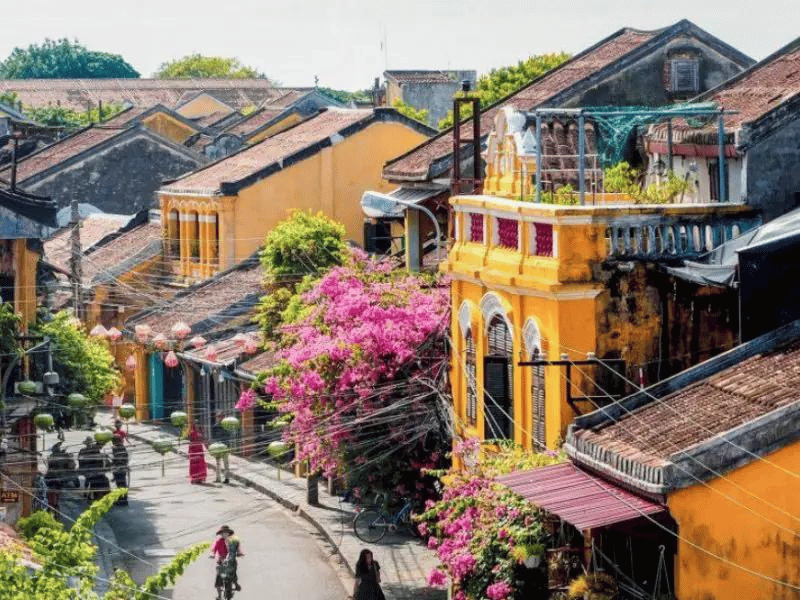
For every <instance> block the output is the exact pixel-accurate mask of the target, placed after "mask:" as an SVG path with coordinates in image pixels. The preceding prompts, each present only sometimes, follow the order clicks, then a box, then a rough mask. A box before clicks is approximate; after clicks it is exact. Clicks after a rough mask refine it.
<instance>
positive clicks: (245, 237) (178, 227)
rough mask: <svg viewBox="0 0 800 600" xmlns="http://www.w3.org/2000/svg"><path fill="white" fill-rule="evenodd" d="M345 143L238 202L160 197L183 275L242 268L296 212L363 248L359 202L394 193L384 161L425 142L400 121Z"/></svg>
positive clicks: (247, 191) (260, 184) (282, 172)
mask: <svg viewBox="0 0 800 600" xmlns="http://www.w3.org/2000/svg"><path fill="white" fill-rule="evenodd" d="M290 133H291V130H289V131H287V132H284V135H288V134H290ZM340 138H341V139H339V140H338V141H337V142H336V143H334V144H332V145H329V146H327V147H323V148H320V149H319V150H318V151H316V152H313V153H311V154H310V155H309V156H307V157H306V158H302V159H301V160H298V161H296V162H294V163H292V164H289V165H287V166H284V167H283V168H281V169H279V170H277V171H275V172H273V173H271V174H269V175H266V176H265V177H263V178H261V179H257V180H256V181H254V182H253V183H252V184H251V185H248V186H244V187H241V188H240V189H239V191H238V192H236V193H235V194H234V195H219V194H202V193H181V192H171V191H169V190H162V191H160V192H159V196H160V201H161V214H162V219H163V223H164V236H165V239H166V240H167V241H168V242H169V244H168V247H169V248H171V252H170V254H171V255H172V256H175V257H177V258H178V260H179V263H180V267H179V269H180V275H182V276H184V277H186V278H189V279H194V280H197V279H204V278H207V277H210V276H212V275H214V274H215V273H217V272H220V271H222V270H225V269H227V268H229V267H232V266H233V265H235V264H237V263H238V262H241V261H242V260H244V259H246V258H247V257H248V256H250V255H251V254H252V253H253V252H255V250H256V249H257V248H258V247H259V246H261V245H262V244H263V242H264V238H265V236H266V235H267V233H268V232H269V231H270V230H271V229H272V228H273V227H274V226H275V225H276V224H277V223H278V222H280V221H282V220H284V219H286V218H287V217H288V216H289V214H290V213H291V211H292V210H296V209H300V210H311V211H314V212H317V211H321V212H323V213H324V214H326V215H327V216H329V217H331V218H332V219H334V220H336V221H339V222H340V223H342V224H343V225H344V226H345V229H346V232H347V238H348V239H352V240H355V241H356V242H357V243H359V244H363V243H364V239H363V237H364V234H363V222H364V216H363V213H362V211H361V205H360V203H359V202H360V198H361V195H362V194H363V193H364V191H366V190H370V189H373V190H380V191H389V189H390V185H389V184H387V183H386V182H384V181H383V180H382V179H381V167H382V166H383V164H384V162H386V161H387V160H389V159H390V158H392V157H394V156H397V155H398V154H401V153H403V152H405V151H407V150H408V149H409V148H412V147H414V146H415V145H417V144H419V143H420V142H422V141H424V140H425V139H426V138H427V136H426V135H425V134H424V133H423V132H421V131H418V130H415V129H413V128H411V127H409V126H406V125H404V124H402V123H400V122H396V121H389V120H386V121H384V120H376V121H375V122H373V123H371V124H369V125H367V126H366V127H364V128H363V129H361V130H360V131H357V132H355V133H353V134H351V135H348V136H345V137H341V136H340ZM264 166H266V165H264ZM179 184H180V182H178V184H176V185H179Z"/></svg>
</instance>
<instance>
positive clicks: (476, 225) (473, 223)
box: [469, 213, 483, 244]
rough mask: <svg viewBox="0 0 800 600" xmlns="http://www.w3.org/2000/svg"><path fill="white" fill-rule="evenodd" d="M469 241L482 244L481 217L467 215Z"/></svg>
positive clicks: (472, 214) (471, 214)
mask: <svg viewBox="0 0 800 600" xmlns="http://www.w3.org/2000/svg"><path fill="white" fill-rule="evenodd" d="M469 241H470V242H477V243H479V244H482V243H483V215H478V214H474V213H470V215H469Z"/></svg>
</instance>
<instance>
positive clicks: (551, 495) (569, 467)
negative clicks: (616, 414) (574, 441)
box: [497, 462, 666, 531]
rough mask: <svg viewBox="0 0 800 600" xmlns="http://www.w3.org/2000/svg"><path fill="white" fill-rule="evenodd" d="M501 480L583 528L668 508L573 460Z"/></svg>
mask: <svg viewBox="0 0 800 600" xmlns="http://www.w3.org/2000/svg"><path fill="white" fill-rule="evenodd" d="M497 482H498V483H500V484H502V485H504V486H506V487H507V488H508V489H510V490H511V491H513V492H516V493H517V494H519V495H520V496H522V497H523V498H525V499H526V500H528V501H530V502H532V503H534V504H536V505H537V506H539V507H541V508H543V509H545V510H547V511H548V512H551V513H553V514H554V515H557V516H558V517H559V518H561V519H562V520H564V521H566V522H567V523H570V524H572V525H574V526H575V527H576V528H577V529H579V530H581V531H583V530H584V529H593V528H596V527H605V526H607V525H613V524H614V523H622V522H623V521H630V520H631V519H636V518H638V517H642V516H644V515H654V514H657V513H661V512H665V511H666V508H665V507H664V506H662V505H661V504H657V503H655V502H651V501H649V500H645V499H643V498H640V497H639V496H635V495H634V494H631V493H630V492H627V491H625V490H623V489H622V488H620V487H617V486H615V485H613V484H611V483H609V482H607V481H605V480H603V479H600V478H599V477H595V476H594V475H590V474H589V473H587V472H586V471H582V470H580V469H579V468H578V467H576V466H575V465H574V464H573V463H571V462H568V463H563V464H559V465H551V466H549V467H540V468H538V469H532V470H530V471H519V472H516V473H511V474H510V475H503V476H502V477H498V478H497Z"/></svg>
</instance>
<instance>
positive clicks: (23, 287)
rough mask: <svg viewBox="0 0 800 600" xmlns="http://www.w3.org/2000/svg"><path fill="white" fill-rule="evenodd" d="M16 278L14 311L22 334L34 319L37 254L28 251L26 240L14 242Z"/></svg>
mask: <svg viewBox="0 0 800 600" xmlns="http://www.w3.org/2000/svg"><path fill="white" fill-rule="evenodd" d="M14 245H15V249H14V257H15V259H16V263H17V264H16V265H15V269H16V273H17V275H16V278H15V280H14V311H15V312H17V313H18V314H20V315H22V324H21V327H22V332H23V333H25V332H27V331H28V324H29V323H32V322H33V321H34V320H35V319H36V265H37V264H38V262H39V257H40V256H39V254H38V253H36V252H34V251H33V250H30V249H29V248H28V245H27V240H24V239H19V240H14Z"/></svg>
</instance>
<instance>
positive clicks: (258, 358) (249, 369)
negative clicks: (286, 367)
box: [239, 346, 278, 375]
mask: <svg viewBox="0 0 800 600" xmlns="http://www.w3.org/2000/svg"><path fill="white" fill-rule="evenodd" d="M277 362H278V361H277V360H276V359H275V348H274V347H272V346H270V347H269V348H266V349H265V350H264V351H263V352H261V353H260V354H256V355H255V356H254V357H253V358H251V359H250V360H247V361H245V362H243V363H242V364H240V365H239V370H240V371H244V372H245V373H251V374H252V375H258V374H259V373H261V372H262V371H266V370H267V369H269V368H270V367H273V366H275V365H276V364H277Z"/></svg>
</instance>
